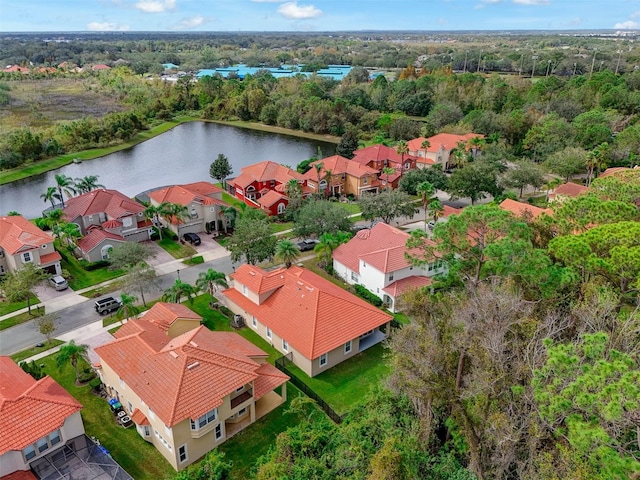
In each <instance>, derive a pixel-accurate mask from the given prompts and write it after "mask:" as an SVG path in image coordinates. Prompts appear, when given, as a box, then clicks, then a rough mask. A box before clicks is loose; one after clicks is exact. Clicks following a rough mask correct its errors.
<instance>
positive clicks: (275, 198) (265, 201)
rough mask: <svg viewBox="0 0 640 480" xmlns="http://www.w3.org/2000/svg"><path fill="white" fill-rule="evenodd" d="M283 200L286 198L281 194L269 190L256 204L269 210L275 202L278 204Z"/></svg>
mask: <svg viewBox="0 0 640 480" xmlns="http://www.w3.org/2000/svg"><path fill="white" fill-rule="evenodd" d="M283 198H287V197H286V196H285V195H283V194H282V193H278V192H276V191H275V190H269V191H268V192H267V193H265V194H264V195H262V196H261V197H260V198H259V199H258V203H259V204H260V205H262V206H263V207H265V208H270V207H271V206H272V205H275V203H276V202H279V201H280V200H282V199H283Z"/></svg>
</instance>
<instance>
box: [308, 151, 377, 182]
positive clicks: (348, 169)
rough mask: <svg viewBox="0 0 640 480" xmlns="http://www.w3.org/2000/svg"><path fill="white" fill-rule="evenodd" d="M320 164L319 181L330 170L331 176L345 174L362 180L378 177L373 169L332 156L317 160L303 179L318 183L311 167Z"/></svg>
mask: <svg viewBox="0 0 640 480" xmlns="http://www.w3.org/2000/svg"><path fill="white" fill-rule="evenodd" d="M320 163H321V164H322V169H321V170H320V178H321V179H322V176H323V175H324V174H325V173H326V172H327V171H328V170H331V174H332V175H341V174H343V173H345V174H347V175H351V176H352V177H356V178H362V177H364V176H366V175H368V176H374V177H376V178H377V176H378V170H376V169H375V168H371V167H367V166H366V165H363V164H361V163H358V162H354V161H353V160H349V159H347V158H344V157H341V156H340V155H333V156H332V157H327V158H323V159H322V160H317V161H315V162H313V163H311V165H312V168H311V169H310V170H309V171H308V172H307V173H305V174H304V177H305V178H306V179H307V180H313V181H315V182H317V181H318V174H317V172H316V169H315V168H313V165H317V164H320Z"/></svg>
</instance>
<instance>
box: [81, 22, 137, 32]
mask: <svg viewBox="0 0 640 480" xmlns="http://www.w3.org/2000/svg"><path fill="white" fill-rule="evenodd" d="M87 30H90V31H92V32H123V31H127V30H129V25H118V24H117V23H113V22H90V23H87Z"/></svg>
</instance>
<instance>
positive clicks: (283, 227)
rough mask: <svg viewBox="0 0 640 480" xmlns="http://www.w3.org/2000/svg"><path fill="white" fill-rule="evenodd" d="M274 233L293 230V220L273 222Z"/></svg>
mask: <svg viewBox="0 0 640 480" xmlns="http://www.w3.org/2000/svg"><path fill="white" fill-rule="evenodd" d="M271 225H272V228H273V233H280V232H286V231H287V230H291V229H292V228H293V222H284V223H280V222H273V223H272V224H271Z"/></svg>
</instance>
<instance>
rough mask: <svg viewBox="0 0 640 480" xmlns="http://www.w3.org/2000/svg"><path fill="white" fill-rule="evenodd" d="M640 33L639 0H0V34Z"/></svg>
mask: <svg viewBox="0 0 640 480" xmlns="http://www.w3.org/2000/svg"><path fill="white" fill-rule="evenodd" d="M602 28H613V29H635V30H640V2H639V1H638V0H295V1H292V0H0V31H2V32H25V31H88V30H92V31H231V32H239V31H249V30H252V31H339V30H529V29H542V30H566V29H602Z"/></svg>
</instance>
